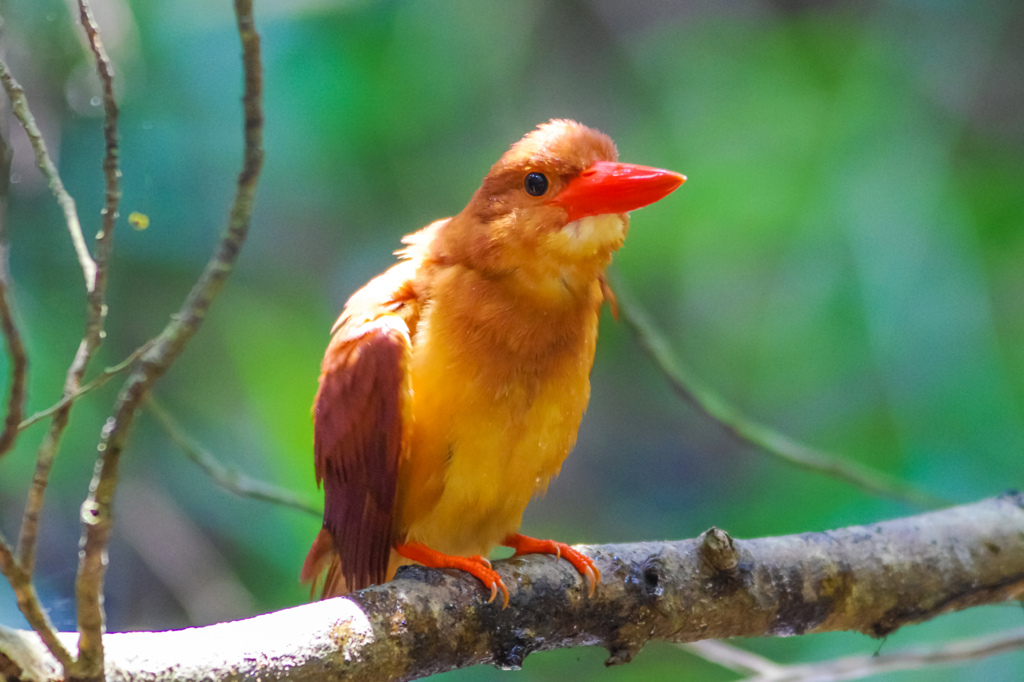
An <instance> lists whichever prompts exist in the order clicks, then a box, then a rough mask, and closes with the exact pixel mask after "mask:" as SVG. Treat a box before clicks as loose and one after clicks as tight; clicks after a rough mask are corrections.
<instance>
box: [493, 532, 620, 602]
mask: <svg viewBox="0 0 1024 682" xmlns="http://www.w3.org/2000/svg"><path fill="white" fill-rule="evenodd" d="M501 544H503V545H505V546H506V547H511V548H512V549H514V550H515V551H516V556H519V555H520V554H554V555H555V556H556V557H557V558H559V559H566V560H567V561H568V562H569V563H570V564H572V565H573V566H575V567H576V570H577V571H579V572H580V573H581V574H582V575H583V577H585V578H586V579H587V587H588V588H589V592H588V593H587V594H588V596H590V597H593V596H594V590H595V589H597V584H598V583H599V582H601V571H599V570H597V566H595V565H594V560H593V559H591V558H590V557H588V556H586V555H585V554H582V553H581V552H577V551H576V550H575V549H573V548H572V547H570V546H569V545H567V544H565V543H564V542H555V541H554V540H538V539H537V538H531V537H529V536H526V535H520V534H519V533H512V534H511V535H507V536H505V539H504V540H502V541H501Z"/></svg>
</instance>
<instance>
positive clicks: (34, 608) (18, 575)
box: [0, 535, 72, 670]
mask: <svg viewBox="0 0 1024 682" xmlns="http://www.w3.org/2000/svg"><path fill="white" fill-rule="evenodd" d="M0 573H3V575H4V577H5V578H7V582H8V583H10V585H11V589H12V590H14V596H15V597H16V598H17V600H18V608H19V609H21V613H22V614H23V615H24V616H25V620H27V621H28V623H29V625H31V626H32V629H33V630H35V631H36V634H37V635H39V638H40V639H42V640H43V642H44V643H45V644H46V648H47V649H49V650H50V653H51V654H53V656H54V658H56V659H57V660H58V661H60V663H61V665H62V666H64V669H65V670H68V669H69V668H68V667H69V666H70V665H71V662H72V658H71V653H70V652H69V651H68V650H67V648H66V647H65V646H64V644H63V643H62V642H61V640H60V637H59V636H58V634H57V629H56V628H54V627H53V623H51V622H50V617H49V616H47V615H46V611H44V610H43V608H42V606H40V604H39V595H37V594H36V588H35V587H34V586H33V585H32V576H31V575H29V574H28V573H27V572H26V571H25V570H24V569H23V568H22V567H21V566H20V565H18V562H17V560H15V558H14V554H13V553H12V552H11V546H10V545H9V544H7V540H6V539H4V537H3V535H0Z"/></svg>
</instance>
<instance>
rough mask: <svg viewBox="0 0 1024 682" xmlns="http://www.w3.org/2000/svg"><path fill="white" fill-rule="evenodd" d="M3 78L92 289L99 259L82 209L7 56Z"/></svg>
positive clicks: (2, 67) (2, 66)
mask: <svg viewBox="0 0 1024 682" xmlns="http://www.w3.org/2000/svg"><path fill="white" fill-rule="evenodd" d="M0 82H2V83H3V86H4V90H6V91H7V96H8V97H9V98H10V100H11V110H12V111H13V112H14V115H15V116H16V117H17V119H18V121H20V122H21V125H22V126H23V127H24V128H25V132H26V133H27V134H28V139H29V142H31V143H32V149H33V151H35V154H36V166H38V167H39V170H40V171H42V173H43V176H44V177H45V178H46V180H47V181H48V182H49V183H50V191H52V192H53V196H55V197H56V198H57V203H58V204H60V207H61V210H63V211H64V221H65V222H66V223H67V225H68V232H70V233H71V242H72V244H74V246H75V253H76V254H78V262H79V264H80V265H81V266H82V272H83V273H84V274H85V288H86V291H92V290H93V287H94V285H95V281H96V263H95V262H94V261H93V259H92V256H91V255H89V247H87V246H86V245H85V238H84V237H83V236H82V224H81V222H79V220H78V209H76V208H75V200H74V199H72V198H71V195H70V194H68V192H67V190H66V189H64V183H63V182H62V181H61V179H60V174H59V173H57V167H56V166H54V165H53V161H52V160H51V159H50V154H49V153H48V152H47V151H46V142H45V141H44V140H43V134H42V133H41V132H39V127H38V126H37V125H36V121H35V118H33V116H32V112H31V110H30V109H29V107H28V99H27V98H26V97H25V91H24V90H23V89H22V88H21V85H20V84H19V83H18V81H16V80H14V76H12V75H11V71H10V69H9V68H8V67H7V62H5V61H4V60H3V59H0Z"/></svg>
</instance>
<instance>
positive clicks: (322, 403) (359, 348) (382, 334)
mask: <svg viewBox="0 0 1024 682" xmlns="http://www.w3.org/2000/svg"><path fill="white" fill-rule="evenodd" d="M408 265H409V264H408V262H407V263H403V264H400V265H399V266H396V267H395V268H392V270H391V271H389V272H388V273H385V275H382V276H381V277H379V278H377V280H374V281H373V282H371V283H370V284H369V285H367V286H366V287H364V289H363V290H361V291H360V292H358V293H357V294H356V295H355V296H353V297H352V299H351V300H350V301H349V303H348V305H347V306H346V308H345V312H344V313H343V314H342V316H341V318H339V320H338V323H337V324H336V325H335V333H334V337H333V338H332V339H331V343H330V345H329V346H328V348H327V353H326V354H325V356H324V361H323V366H322V369H321V374H320V389H319V391H318V392H317V395H316V400H315V402H314V405H313V421H314V453H315V460H314V461H315V466H316V478H317V483H318V484H319V483H321V482H322V483H323V486H324V531H326V535H327V536H329V537H325V533H324V531H321V535H320V536H319V537H318V538H317V541H316V542H315V543H314V545H313V548H312V549H311V550H310V556H309V558H307V560H306V566H305V567H304V568H303V575H302V577H303V579H304V580H314V579H315V578H316V576H317V574H318V573H319V572H320V569H321V568H322V567H323V566H324V565H325V563H326V559H331V567H330V569H329V571H328V578H327V584H325V586H324V596H330V595H331V594H333V593H336V592H338V591H339V589H340V591H342V592H344V591H348V590H355V589H361V588H362V587H366V586H368V585H371V584H375V583H381V582H384V579H385V574H386V572H387V567H388V558H389V556H390V552H391V545H392V533H391V525H392V516H393V510H394V501H395V487H396V482H397V479H398V467H399V463H400V461H401V459H402V457H403V453H404V452H405V449H406V448H407V443H408V438H407V433H406V432H407V430H408V423H409V409H410V407H409V401H410V379H409V362H410V358H411V355H412V342H411V334H410V324H412V325H415V312H414V311H411V310H410V309H412V308H415V307H416V305H415V303H416V302H415V298H414V295H413V294H412V291H411V285H410V284H409V281H408V279H404V280H403V279H401V277H398V276H397V275H403V274H406V273H404V272H403V270H406V269H407V266H408ZM395 271H397V272H395ZM396 283H397V286H396ZM382 294H383V295H382ZM332 544H333V549H334V551H335V552H337V557H338V559H339V560H340V567H339V566H338V565H337V562H336V561H334V557H333V553H332V552H331V551H330V550H331V546H330V545H332ZM339 571H340V575H339ZM332 585H333V586H335V587H332ZM338 585H343V587H340V588H338V587H336V586H338Z"/></svg>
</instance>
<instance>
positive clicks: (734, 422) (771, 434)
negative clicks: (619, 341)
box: [616, 286, 950, 509]
mask: <svg viewBox="0 0 1024 682" xmlns="http://www.w3.org/2000/svg"><path fill="white" fill-rule="evenodd" d="M616 294H617V296H618V300H619V312H620V314H621V316H622V319H623V320H625V322H626V324H627V325H629V328H630V330H631V331H632V332H633V335H634V336H635V337H636V339H637V341H638V342H639V344H640V347H641V348H642V349H643V351H644V352H645V353H646V354H647V356H648V357H649V358H651V360H653V361H654V364H655V366H657V368H658V369H659V370H660V371H661V373H662V374H663V375H664V376H665V378H666V379H667V380H668V383H669V385H670V386H671V388H672V390H673V391H674V392H675V394H676V395H677V396H679V397H680V398H682V399H683V400H684V401H686V402H687V403H689V404H690V405H691V406H692V407H694V408H695V409H696V410H697V411H698V412H700V413H702V414H704V415H705V416H707V417H709V418H711V419H712V420H714V421H715V422H717V423H718V424H720V425H721V426H722V427H723V428H724V429H725V430H726V431H728V432H729V433H730V434H732V435H733V436H734V437H735V438H737V439H738V440H740V441H742V442H744V443H747V444H749V445H752V446H754V447H755V448H757V449H759V450H761V451H762V452H765V453H767V454H769V455H772V456H773V457H777V458H778V459H781V460H782V461H784V462H788V463H789V464H793V465H795V466H798V467H800V468H801V469H805V470H807V471H812V472H814V473H818V474H824V475H826V476H830V477H832V478H835V479H837V480H840V481H844V482H846V483H849V484H850V485H853V486H856V487H858V488H860V489H861V490H863V491H865V492H867V493H870V494H872V495H878V496H881V497H888V498H891V499H895V500H900V501H902V502H905V503H908V504H912V505H915V506H918V507H923V508H926V509H928V508H935V507H943V506H947V505H949V504H950V502H949V501H948V500H945V499H943V498H941V497H939V496H937V495H933V494H931V493H928V492H925V491H922V490H918V489H917V488H915V487H914V486H912V485H910V484H909V483H906V482H904V481H901V480H899V479H898V478H896V477H894V476H890V475H888V474H885V473H883V472H880V471H875V470H874V469H870V468H868V467H866V466H862V465H860V464H857V463H856V462H851V461H849V460H845V459H843V458H842V457H840V456H838V455H834V454H831V453H826V452H823V451H821V450H815V449H814V448H810V447H807V446H806V445H803V444H802V443H798V442H797V441H795V440H793V439H791V438H789V437H788V436H785V435H783V434H781V433H779V432H778V431H776V430H774V429H772V428H769V427H767V426H765V425H763V424H759V423H758V422H756V421H754V420H752V419H750V418H749V417H747V416H746V415H744V414H743V413H742V412H740V411H739V410H737V409H736V408H734V407H733V406H732V405H730V404H728V403H727V402H725V401H724V400H723V399H722V398H721V397H720V396H718V395H717V394H715V393H714V391H712V390H711V389H709V388H708V387H706V386H704V385H703V384H702V383H701V382H700V381H698V380H697V379H696V378H695V377H694V376H693V374H692V373H691V372H690V371H688V370H686V369H683V368H682V367H681V366H680V365H679V364H678V363H677V362H676V360H675V358H674V357H673V355H672V351H671V350H669V347H668V344H667V343H666V341H665V339H664V337H662V336H661V335H660V334H659V333H658V332H657V330H656V329H655V328H654V326H653V325H652V324H651V323H650V322H649V321H648V320H647V318H646V316H645V315H644V314H643V312H642V311H641V310H640V308H639V307H638V306H637V305H635V304H634V303H633V301H632V300H630V298H629V297H628V296H626V295H623V294H622V291H621V287H620V286H616Z"/></svg>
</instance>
